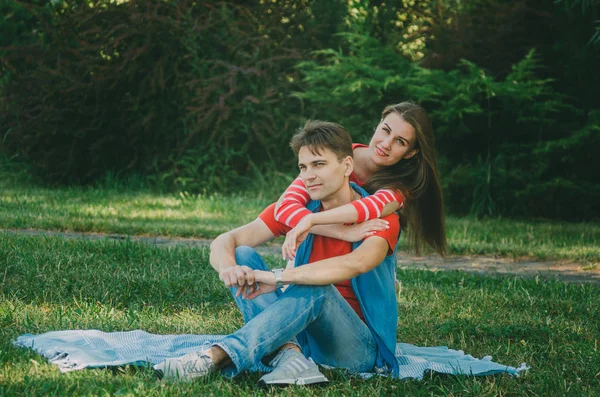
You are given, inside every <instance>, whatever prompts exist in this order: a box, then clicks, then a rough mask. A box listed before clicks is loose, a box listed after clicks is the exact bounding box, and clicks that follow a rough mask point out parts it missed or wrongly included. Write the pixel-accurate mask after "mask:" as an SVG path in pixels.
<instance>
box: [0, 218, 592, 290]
mask: <svg viewBox="0 0 600 397" xmlns="http://www.w3.org/2000/svg"><path fill="white" fill-rule="evenodd" d="M0 233H8V234H18V235H30V236H59V237H64V238H77V239H85V240H104V239H112V240H126V239H129V240H130V241H140V242H144V243H147V244H151V245H156V246H159V247H174V246H191V247H206V246H208V245H209V244H210V242H211V241H212V240H209V239H196V238H170V237H148V236H125V235H118V234H103V233H73V232H57V231H50V230H30V229H22V230H2V229H0ZM258 251H259V252H261V253H268V254H278V253H279V252H280V250H279V246H278V245H276V244H271V245H266V246H262V247H259V248H258ZM398 266H399V267H400V268H402V269H423V270H430V271H447V270H460V271H465V272H473V273H482V274H493V275H516V276H520V277H540V278H545V279H556V280H560V281H568V282H575V283H591V284H596V285H599V286H600V268H596V269H593V270H582V269H581V266H580V265H578V264H576V263H568V262H564V261H536V260H512V259H509V258H497V257H493V256H447V257H445V258H440V257H439V256H424V257H411V256H409V255H408V254H407V253H406V252H398Z"/></svg>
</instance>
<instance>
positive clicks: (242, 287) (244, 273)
mask: <svg viewBox="0 0 600 397" xmlns="http://www.w3.org/2000/svg"><path fill="white" fill-rule="evenodd" d="M219 279H220V280H221V281H222V282H223V284H225V286H226V287H227V288H236V289H237V292H236V294H235V296H241V297H242V298H243V299H254V298H256V297H257V296H260V295H262V294H267V293H269V292H273V291H275V289H276V288H277V283H276V281H275V275H274V274H273V273H272V272H269V271H265V270H253V269H251V268H249V267H248V266H239V265H233V266H229V267H227V268H225V269H223V270H222V271H220V272H219Z"/></svg>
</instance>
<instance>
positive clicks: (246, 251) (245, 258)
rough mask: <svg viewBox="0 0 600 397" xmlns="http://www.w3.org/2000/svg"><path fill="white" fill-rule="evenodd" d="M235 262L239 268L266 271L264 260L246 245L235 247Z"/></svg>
mask: <svg viewBox="0 0 600 397" xmlns="http://www.w3.org/2000/svg"><path fill="white" fill-rule="evenodd" d="M235 262H236V263H237V264H238V265H240V266H248V267H249V268H251V269H254V270H268V268H267V266H266V265H265V262H264V260H263V259H262V257H261V256H260V255H259V254H258V252H256V250H255V249H254V248H252V247H249V246H247V245H242V246H240V247H236V249H235Z"/></svg>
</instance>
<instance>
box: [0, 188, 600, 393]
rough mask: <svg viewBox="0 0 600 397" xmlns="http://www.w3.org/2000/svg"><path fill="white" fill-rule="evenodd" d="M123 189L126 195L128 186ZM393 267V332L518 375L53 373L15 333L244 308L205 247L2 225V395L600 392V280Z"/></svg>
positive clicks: (170, 329) (210, 326)
mask: <svg viewBox="0 0 600 397" xmlns="http://www.w3.org/2000/svg"><path fill="white" fill-rule="evenodd" d="M86 197H88V196H86ZM137 199H139V200H141V198H139V197H138V198H137ZM107 200H108V199H107ZM120 200H123V201H122V202H123V204H122V205H123V206H127V204H126V203H125V201H126V200H125V196H121V197H120ZM156 200H165V202H166V201H167V200H168V199H167V198H160V199H156ZM170 200H173V201H177V200H176V199H173V198H171V199H170ZM111 202H115V201H114V198H112V199H111ZM28 205H30V204H28ZM38 205H42V203H38ZM90 205H91V208H93V203H91V204H90ZM57 206H58V204H57ZM182 206H183V204H182ZM65 207H66V203H65ZM61 208H63V207H61ZM128 208H131V207H128ZM192 212H193V211H191V210H190V212H189V213H190V214H191V213H192ZM3 216H5V215H3ZM268 260H269V262H270V263H271V264H273V265H274V264H276V262H277V260H278V259H276V258H274V257H273V258H268ZM398 277H399V279H400V280H402V286H403V288H402V290H401V293H400V298H399V300H398V308H399V313H400V314H399V315H400V326H399V329H398V339H399V340H401V341H403V342H408V343H413V344H417V345H427V346H434V345H446V346H449V347H450V348H453V349H461V350H465V351H466V352H467V353H470V354H472V355H474V356H475V357H482V356H485V355H492V356H493V357H494V360H495V361H497V362H500V363H503V364H507V365H512V366H519V365H520V363H521V362H526V363H527V364H528V365H530V366H531V370H529V371H528V373H526V374H524V375H523V376H522V377H520V378H513V377H510V376H491V377H479V378H469V377H453V376H441V375H430V376H427V377H426V378H425V379H424V380H423V381H398V380H393V379H389V378H382V377H375V378H372V379H370V380H366V381H365V380H362V379H360V378H356V377H351V376H348V375H347V374H345V373H343V372H341V371H331V372H329V371H326V374H327V375H328V376H330V377H331V379H332V382H331V384H330V385H329V386H327V387H326V388H302V387H290V388H287V389H284V390H277V391H275V392H274V391H268V390H267V391H265V390H261V389H257V388H256V387H255V385H256V382H257V381H258V378H259V375H258V374H254V373H251V374H245V375H242V376H240V377H238V378H236V379H234V380H233V381H232V380H228V379H224V378H221V377H220V376H213V377H212V378H210V379H208V381H200V382H197V383H193V384H179V383H169V382H161V381H157V380H156V379H154V377H153V374H152V372H151V371H149V370H148V369H141V370H134V369H132V368H123V369H120V370H116V371H112V370H84V371H76V372H71V373H68V374H59V372H58V370H57V368H56V367H54V366H52V365H49V364H47V363H46V362H45V360H44V359H42V358H41V357H39V356H38V355H37V354H35V353H33V352H32V351H29V350H26V349H21V348H16V347H14V346H13V345H12V344H11V340H13V339H14V338H16V336H18V335H20V334H23V333H33V334H38V333H43V332H46V331H51V330H59V329H76V328H77V329H100V330H103V331H118V330H119V331H120V330H132V329H144V330H146V331H149V332H154V333H202V334H204V333H215V334H216V333H228V332H231V331H233V330H235V329H236V328H238V327H240V326H241V325H242V318H241V316H240V315H239V314H238V312H237V309H236V307H235V305H234V304H233V301H232V299H231V298H230V297H229V296H228V292H227V291H226V289H225V288H224V287H223V286H222V285H221V284H220V282H219V280H218V278H217V276H216V274H215V273H214V272H213V271H212V269H211V268H210V266H209V265H208V252H207V251H206V250H205V249H200V248H189V247H176V248H170V249H164V248H156V247H152V246H148V245H145V244H142V243H133V242H128V241H108V240H106V241H104V240H101V241H82V240H67V239H62V238H55V237H39V236H38V237H32V236H15V235H8V234H5V233H4V234H3V233H0V281H1V283H0V395H107V396H108V395H119V396H128V395H177V394H181V393H185V392H188V393H193V395H248V394H257V395H262V394H275V393H277V394H282V395H307V396H317V395H318V396H320V395H336V396H337V395H392V394H393V395H411V396H412V395H422V396H429V395H473V396H488V395H503V396H504V395H538V396H539V395H544V396H545V395H569V396H572V395H589V396H593V395H599V394H600V355H599V352H598V347H599V346H598V345H599V341H600V320H599V319H600V312H599V305H598V302H600V289H599V288H597V287H594V286H590V285H574V284H573V285H571V284H563V283H560V282H556V281H549V282H546V281H541V280H537V281H536V280H527V279H519V278H515V277H505V278H500V277H490V276H487V277H482V276H479V275H471V274H465V273H460V272H443V273H432V272H427V271H416V270H413V271H399V273H398Z"/></svg>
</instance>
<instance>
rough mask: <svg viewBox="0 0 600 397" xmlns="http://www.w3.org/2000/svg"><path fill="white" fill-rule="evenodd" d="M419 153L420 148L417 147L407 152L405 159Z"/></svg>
mask: <svg viewBox="0 0 600 397" xmlns="http://www.w3.org/2000/svg"><path fill="white" fill-rule="evenodd" d="M417 153H419V149H418V148H415V149H413V150H411V151H410V152H409V153H406V154H405V155H404V159H405V160H408V159H410V158H411V157H413V156H414V155H415V154H417Z"/></svg>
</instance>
